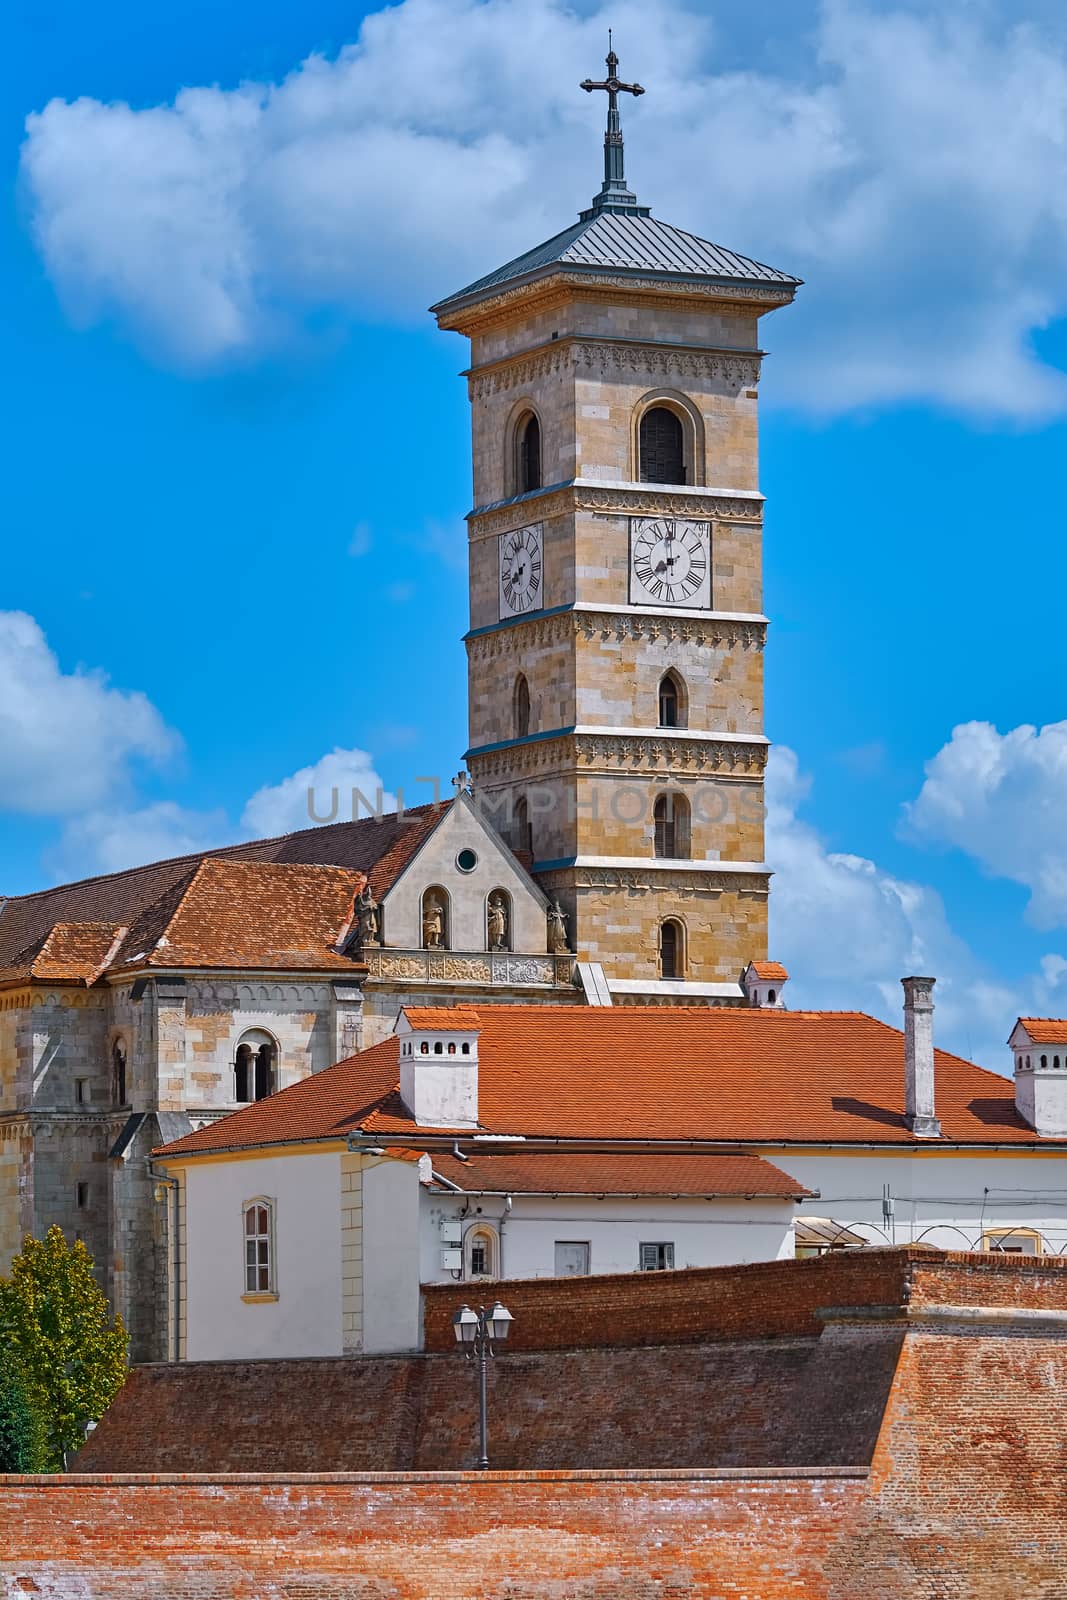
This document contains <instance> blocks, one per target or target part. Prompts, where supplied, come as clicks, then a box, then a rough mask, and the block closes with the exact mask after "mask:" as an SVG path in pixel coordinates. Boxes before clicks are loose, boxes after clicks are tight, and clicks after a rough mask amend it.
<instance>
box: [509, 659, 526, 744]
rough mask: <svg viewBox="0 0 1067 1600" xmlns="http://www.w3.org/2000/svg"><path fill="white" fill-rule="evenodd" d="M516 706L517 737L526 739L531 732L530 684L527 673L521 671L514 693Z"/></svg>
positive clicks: (516, 680)
mask: <svg viewBox="0 0 1067 1600" xmlns="http://www.w3.org/2000/svg"><path fill="white" fill-rule="evenodd" d="M513 699H514V707H515V737H516V739H525V738H526V737H527V736H528V735H529V732H530V685H529V684H528V683H527V682H526V678H525V675H524V674H523V673H521V672H520V673H519V675H518V677H517V678H516V679H515V693H514V697H513Z"/></svg>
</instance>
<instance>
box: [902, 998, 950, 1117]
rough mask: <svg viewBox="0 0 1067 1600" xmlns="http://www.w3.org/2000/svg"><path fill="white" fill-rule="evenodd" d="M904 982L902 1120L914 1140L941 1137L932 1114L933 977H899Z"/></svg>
mask: <svg viewBox="0 0 1067 1600" xmlns="http://www.w3.org/2000/svg"><path fill="white" fill-rule="evenodd" d="M900 981H901V983H902V984H903V985H904V1121H905V1122H906V1123H907V1125H908V1127H909V1128H910V1129H911V1131H912V1133H913V1134H914V1135H915V1137H916V1138H917V1139H940V1137H941V1124H940V1122H938V1120H937V1117H936V1116H935V1115H934V998H933V989H934V984H935V983H936V981H937V980H936V979H935V978H901V980H900Z"/></svg>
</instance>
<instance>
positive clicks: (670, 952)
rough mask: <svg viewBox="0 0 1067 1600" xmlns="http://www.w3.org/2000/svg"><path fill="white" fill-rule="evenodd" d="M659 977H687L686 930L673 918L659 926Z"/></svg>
mask: <svg viewBox="0 0 1067 1600" xmlns="http://www.w3.org/2000/svg"><path fill="white" fill-rule="evenodd" d="M659 975H660V977H661V978H684V977H685V929H684V928H683V927H682V925H681V923H680V922H676V921H675V920H674V918H673V917H670V918H668V920H667V921H666V922H661V923H660V926H659Z"/></svg>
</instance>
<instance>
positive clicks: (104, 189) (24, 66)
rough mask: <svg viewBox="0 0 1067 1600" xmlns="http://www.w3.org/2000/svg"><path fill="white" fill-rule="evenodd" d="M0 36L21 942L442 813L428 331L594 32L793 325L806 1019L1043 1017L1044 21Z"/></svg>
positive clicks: (1058, 262) (717, 233)
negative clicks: (135, 883)
mask: <svg viewBox="0 0 1067 1600" xmlns="http://www.w3.org/2000/svg"><path fill="white" fill-rule="evenodd" d="M14 18H15V20H14V26H13V29H12V31H13V33H14V35H15V36H14V37H13V38H12V39H10V41H9V48H8V50H7V51H5V55H4V60H3V63H2V66H0V71H2V74H3V78H2V81H3V121H2V124H0V126H2V131H3V141H4V149H5V151H6V157H5V171H6V173H7V180H8V193H9V197H10V203H9V205H8V207H7V208H6V211H5V213H4V221H3V227H4V239H5V244H6V249H5V250H4V252H3V259H2V263H0V271H2V273H3V291H4V295H5V300H6V303H7V306H8V312H9V314H8V316H7V317H6V318H5V319H4V323H3V327H2V331H0V340H2V345H0V354H2V360H3V366H4V370H5V372H6V374H7V375H8V381H7V383H6V384H5V386H4V398H3V401H2V402H0V403H2V405H3V407H4V411H5V415H4V418H3V423H4V436H5V439H6V440H7V442H8V445H9V453H8V456H7V461H6V469H5V472H4V475H3V480H2V485H3V487H2V502H0V503H2V512H0V515H2V518H3V528H4V533H5V540H4V543H5V561H4V574H3V577H4V585H3V590H2V591H0V610H2V611H3V613H4V614H5V618H6V621H5V622H4V623H2V624H0V732H2V733H3V734H4V741H3V747H2V748H0V815H2V818H3V821H2V832H0V893H18V892H21V891H24V890H26V889H29V888H33V887H36V886H39V885H41V884H44V883H49V882H53V881H56V880H57V879H59V878H63V877H68V876H76V875H82V874H88V873H91V872H93V871H99V870H105V869H107V868H110V867H114V866H118V865H120V864H123V863H124V862H125V861H128V860H132V859H138V858H144V857H145V856H146V855H148V856H150V855H154V854H164V853H175V852H177V851H178V850H181V849H183V848H186V847H195V846H196V845H199V844H205V843H211V842H216V841H217V840H220V839H223V838H233V837H244V836H247V834H248V833H250V832H255V831H274V830H276V829H280V828H282V827H289V826H298V825H299V823H300V797H301V795H302V792H303V790H304V789H305V788H306V782H307V778H306V776H305V773H306V770H307V769H310V772H311V776H312V777H313V778H314V779H315V780H316V781H320V782H323V781H324V782H329V781H333V780H334V779H336V778H338V777H340V779H341V781H343V782H344V781H348V780H349V779H353V778H356V779H359V780H360V781H364V780H365V781H366V782H368V783H369V782H372V781H377V780H378V779H379V778H380V781H381V782H382V784H383V785H384V786H385V787H386V788H387V789H389V790H395V789H397V787H400V786H402V787H403V788H404V791H405V793H406V794H407V795H408V796H409V797H410V798H411V799H415V798H423V797H425V795H426V793H427V791H426V790H425V788H423V789H421V790H420V789H419V788H418V786H416V785H415V784H414V781H413V780H414V778H415V776H416V775H417V774H430V773H437V774H441V775H442V776H444V777H446V778H447V776H448V775H449V774H451V773H452V772H454V771H455V770H456V767H457V765H458V761H459V756H460V754H461V752H462V750H463V748H464V744H465V672H464V657H463V651H462V646H461V645H460V643H459V638H460V635H461V634H462V632H463V629H464V626H465V609H466V584H465V576H464V560H465V554H464V532H463V523H462V516H463V513H464V512H465V511H466V510H467V508H468V504H469V457H468V433H467V410H466V396H465V387H464V384H463V382H462V381H461V380H460V379H459V378H458V377H457V373H458V371H459V370H460V368H461V367H462V366H464V365H465V351H464V346H463V344H462V342H461V341H460V340H459V339H458V338H456V337H455V336H454V335H445V334H439V333H437V332H436V331H435V330H434V328H433V324H432V319H430V318H429V317H428V316H427V315H426V314H425V307H426V306H427V305H428V304H429V303H430V301H431V300H433V299H435V298H438V297H439V296H441V295H443V294H445V293H447V292H449V291H451V290H453V289H455V288H456V287H458V286H459V285H460V284H462V283H463V282H465V281H467V280H468V279H469V278H471V277H473V276H475V275H476V274H477V273H479V272H481V271H484V270H488V269H490V268H491V267H493V266H495V265H497V264H499V263H500V262H502V261H503V260H505V259H507V258H508V256H509V255H511V254H514V253H515V252H516V251H517V250H519V249H522V248H524V247H525V246H528V245H531V244H533V243H535V242H537V241H538V240H539V239H541V238H543V237H545V236H547V235H548V234H550V233H552V232H554V231H556V230H557V229H558V228H560V227H563V226H565V225H566V224H567V222H568V221H569V220H570V219H571V217H572V216H573V215H574V214H575V212H576V211H577V209H578V208H579V207H580V206H581V205H583V204H585V203H587V201H588V197H589V195H590V194H591V193H592V191H593V190H594V189H595V188H596V187H597V185H598V182H599V165H600V153H599V118H600V116H601V115H602V109H601V108H599V107H597V106H596V105H594V104H592V103H591V99H590V97H586V96H582V95H580V94H579V93H578V91H577V88H576V80H577V78H579V77H581V76H585V75H586V74H588V73H593V72H596V71H598V70H599V66H600V57H601V55H602V53H603V33H604V29H605V25H606V22H607V20H612V21H613V23H614V26H615V28H616V40H617V44H618V46H619V48H620V51H621V53H622V60H623V68H624V70H625V71H626V72H627V73H628V74H632V75H635V76H638V77H640V78H641V80H642V81H643V82H644V83H645V85H646V87H647V89H648V93H647V95H646V96H645V98H644V99H643V100H642V102H641V103H640V105H639V106H637V107H635V108H633V109H631V108H626V131H627V156H628V175H629V176H630V178H631V181H632V182H633V184H634V186H635V187H636V188H637V190H638V192H639V194H640V196H641V198H642V199H643V200H645V201H647V202H649V203H651V204H652V205H653V207H654V210H655V212H656V214H657V215H659V216H662V217H664V218H666V219H668V220H670V221H672V222H675V223H677V224H679V225H681V226H684V227H690V228H692V229H693V230H694V231H696V232H698V233H702V234H704V235H705V236H707V237H710V238H713V239H716V240H718V241H720V242H723V243H726V244H728V245H731V246H733V247H734V248H736V249H739V250H741V251H744V252H746V253H750V254H753V255H756V256H758V257H760V258H761V259H768V260H770V261H772V262H773V263H774V264H775V265H777V266H780V267H782V268H785V269H787V270H790V271H795V272H798V273H800V274H801V275H803V276H804V277H805V279H806V280H807V284H806V287H805V288H804V289H803V290H802V291H801V294H800V296H799V297H798V301H797V304H796V305H795V306H794V307H793V308H792V309H791V310H790V311H788V312H784V313H778V314H777V315H776V316H774V317H772V318H769V319H768V320H767V321H766V322H765V324H764V342H765V345H766V346H767V347H768V349H769V350H770V351H771V357H770V359H769V360H768V362H767V364H766V367H765V372H764V380H763V386H762V390H761V393H762V396H763V436H762V437H763V463H762V471H763V488H764V491H765V493H766V494H767V496H768V512H767V564H766V580H767V594H766V608H767V611H768V613H769V615H770V616H771V618H772V620H773V624H774V625H773V628H772V631H771V642H770V648H769V654H768V662H767V666H768V693H767V729H768V732H769V734H770V735H771V737H772V738H773V739H774V740H775V741H776V743H777V744H778V745H779V746H782V747H785V748H784V749H780V750H779V752H778V754H777V755H776V758H775V768H774V781H773V785H772V800H773V804H772V811H771V829H770V844H769V854H770V857H771V859H772V863H773V864H774V865H775V866H776V867H777V868H778V878H777V880H776V885H775V902H774V903H775V909H774V913H773V919H772V940H771V943H772V953H773V954H775V955H777V956H779V957H780V958H781V959H784V960H785V961H786V962H787V963H788V964H789V965H790V967H791V968H792V969H793V970H794V973H795V977H794V989H795V994H794V995H793V997H792V998H793V1003H794V1004H799V1003H807V1004H812V1005H834V1006H851V1005H862V1006H863V1007H865V1008H867V1009H872V1010H876V1011H879V1012H881V1013H882V1014H885V1015H888V1016H893V1015H894V1013H895V1010H896V1007H897V1002H898V996H899V984H898V979H899V977H900V976H901V975H902V974H903V973H904V972H905V971H909V970H916V969H924V970H929V971H932V972H934V973H936V975H937V976H938V978H939V998H940V1001H941V1008H940V1010H941V1015H940V1019H939V1022H940V1032H941V1037H942V1040H943V1042H945V1043H950V1044H952V1045H954V1046H955V1047H957V1048H959V1049H961V1050H965V1051H967V1050H970V1051H973V1052H974V1053H975V1054H977V1055H978V1056H979V1057H980V1058H981V1059H984V1060H987V1061H989V1063H990V1064H998V1065H1002V1064H1003V1063H1002V1062H1001V1061H1000V1059H999V1057H1000V1054H1001V1053H1003V1054H1006V1052H1002V1051H1001V1046H1000V1044H999V1041H1001V1040H1002V1039H1003V1038H1005V1037H1006V1035H1007V1032H1008V1028H1009V1026H1010V1023H1011V1021H1012V1020H1013V1018H1014V1015H1015V1014H1016V1011H1017V1010H1019V1009H1023V1010H1030V1009H1035V1010H1040V1011H1046V1012H1053V1013H1056V1014H1062V1013H1063V1011H1064V1010H1065V1009H1067V983H1065V976H1067V959H1064V958H1065V957H1067V928H1065V924H1067V843H1065V842H1064V841H1065V839H1067V829H1065V827H1064V821H1065V817H1064V782H1065V778H1067V727H1061V726H1059V725H1060V724H1061V721H1062V719H1063V718H1064V717H1065V716H1067V709H1065V707H1064V703H1063V702H1064V690H1063V671H1062V660H1063V649H1062V646H1061V640H1060V636H1061V632H1062V610H1063V607H1062V598H1061V597H1062V594H1063V593H1064V590H1065V577H1067V574H1065V571H1064V566H1065V561H1067V558H1065V555H1064V542H1063V538H1062V531H1063V529H1064V527H1065V525H1067V517H1065V510H1067V507H1065V500H1067V488H1065V486H1064V474H1063V472H1062V462H1063V459H1064V443H1065V421H1064V418H1065V416H1067V381H1065V377H1064V372H1065V369H1067V332H1065V327H1064V323H1063V320H1062V319H1063V316H1064V311H1065V306H1067V204H1065V202H1064V200H1063V195H1064V193H1065V192H1067V188H1065V185H1064V182H1063V175H1064V167H1065V164H1067V17H1065V16H1064V14H1063V13H1062V8H1057V7H1054V6H1052V5H1046V4H1043V3H1039V0H1033V3H1029V0H1021V3H1016V4H1014V5H1012V6H1011V7H1010V8H1009V7H1008V6H1007V5H999V4H996V3H993V0H952V3H950V4H945V3H941V4H938V5H937V6H934V5H926V4H922V3H918V0H916V3H911V4H907V3H901V4H899V5H895V6H893V5H886V4H880V3H877V0H865V3H860V0H849V3H846V0H841V3H835V4H827V5H817V4H814V3H809V0H800V3H796V4H790V5H788V6H787V5H785V4H781V3H778V0H768V3H767V4H765V5H764V6H762V7H758V8H751V7H745V6H742V5H740V4H723V5H721V6H718V7H716V8H715V17H714V20H713V19H712V18H711V17H710V15H709V14H708V13H706V12H704V11H702V10H693V9H687V8H686V7H685V6H684V5H682V4H680V3H677V0H670V3H667V0H661V3H659V4H657V5H654V6H652V7H649V6H640V7H639V6H637V5H636V4H621V5H618V6H613V7H612V8H611V16H610V18H609V17H608V14H607V12H605V11H603V10H602V9H601V8H599V7H596V6H592V5H589V6H583V7H578V8H574V9H564V8H562V7H559V6H553V5H550V4H547V3H545V0H524V3H523V4H522V5H521V6H519V5H515V4H507V3H495V4H494V3H489V4H484V3H482V4H479V3H474V0H447V3H446V0H404V3H403V4H401V5H399V6H396V7H394V8H393V9H392V10H390V11H389V12H380V13H370V14H369V15H368V17H367V19H366V21H365V22H363V23H362V25H361V19H360V15H359V13H358V11H357V12H354V11H352V9H351V8H350V7H341V6H339V5H336V4H329V3H323V0H308V3H306V4H305V5H304V6H303V7H302V8H299V10H298V8H295V7H293V6H291V5H289V6H282V5H280V4H277V3H274V0H267V3H261V4H259V5H257V6H255V7H252V6H250V5H247V4H244V3H243V0H236V3H234V4H233V5H231V6H229V7H227V8H223V9H222V10H220V9H219V8H217V7H211V8H210V9H209V8H208V6H207V5H206V4H199V3H198V4H192V3H189V0H182V3H180V4H178V5H176V6H175V7H172V8H170V9H169V11H166V13H165V14H164V13H158V14H157V13H154V12H153V13H146V12H145V11H144V9H143V8H136V9H135V8H133V7H132V6H127V5H124V4H122V5H120V4H117V3H114V0H106V3H104V4H102V5H101V6H99V7H98V8H96V9H95V10H94V11H93V12H92V14H91V15H90V14H89V13H87V12H86V11H85V9H84V7H79V8H76V7H75V6H73V5H72V4H69V3H61V4H54V3H50V0H35V3H34V4H33V5H32V6H31V5H30V4H28V3H26V0H17V3H16V7H15V12H14ZM768 19H770V21H771V23H772V24H773V25H770V26H768ZM361 26H362V32H361ZM46 108H47V109H46ZM27 117H30V118H31V120H30V123H29V125H28V128H27V121H26V119H27ZM413 396H415V400H414V403H413V400H412V397H413ZM389 419H396V424H397V425H396V426H395V427H391V426H389V425H388V423H389ZM13 613H17V614H18V616H16V617H14V619H12V616H11V614H13ZM30 619H33V620H32V621H31V620H30ZM1034 730H1042V731H1041V732H1040V734H1038V733H1037V732H1036V731H1034ZM335 750H336V751H338V752H339V753H338V754H337V755H335V756H333V757H331V756H330V752H332V751H335ZM324 761H325V762H326V765H323V762H324ZM253 797H255V798H254V799H253ZM250 802H251V803H250Z"/></svg>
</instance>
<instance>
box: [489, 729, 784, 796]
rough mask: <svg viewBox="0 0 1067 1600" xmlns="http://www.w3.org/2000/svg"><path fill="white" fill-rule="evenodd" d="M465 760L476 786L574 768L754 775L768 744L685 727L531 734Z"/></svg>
mask: <svg viewBox="0 0 1067 1600" xmlns="http://www.w3.org/2000/svg"><path fill="white" fill-rule="evenodd" d="M467 760H468V765H469V767H470V772H471V776H472V777H473V778H474V780H475V783H476V785H481V784H489V785H491V784H492V783H493V781H494V780H497V781H502V782H505V781H508V780H510V779H512V778H514V777H518V776H529V775H531V774H542V775H544V774H550V773H565V772H574V771H576V770H578V769H582V770H584V771H586V772H591V771H600V772H607V773H611V774H613V775H618V774H620V773H623V772H626V773H629V774H631V775H640V774H641V773H646V772H647V773H652V772H655V773H660V774H667V773H671V772H677V773H683V774H684V773H689V774H694V775H695V774H697V773H702V774H705V775H712V776H715V777H723V778H754V777H755V778H758V777H760V776H761V775H762V773H763V770H764V768H765V766H766V764H767V746H766V745H764V744H749V743H748V742H742V741H738V742H737V743H735V742H734V741H733V740H731V739H730V738H729V736H728V735H727V736H724V737H723V738H721V739H708V738H706V737H704V738H699V737H690V738H686V736H685V733H684V731H678V732H673V733H671V735H670V736H669V737H668V736H665V737H663V738H646V737H641V736H633V735H628V734H626V733H619V734H587V733H572V734H561V736H560V737H559V738H558V739H535V740H532V741H531V742H530V743H529V744H513V745H508V746H506V747H505V748H504V749H503V750H490V751H487V752H486V754H484V755H477V754H474V753H468V757H467Z"/></svg>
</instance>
